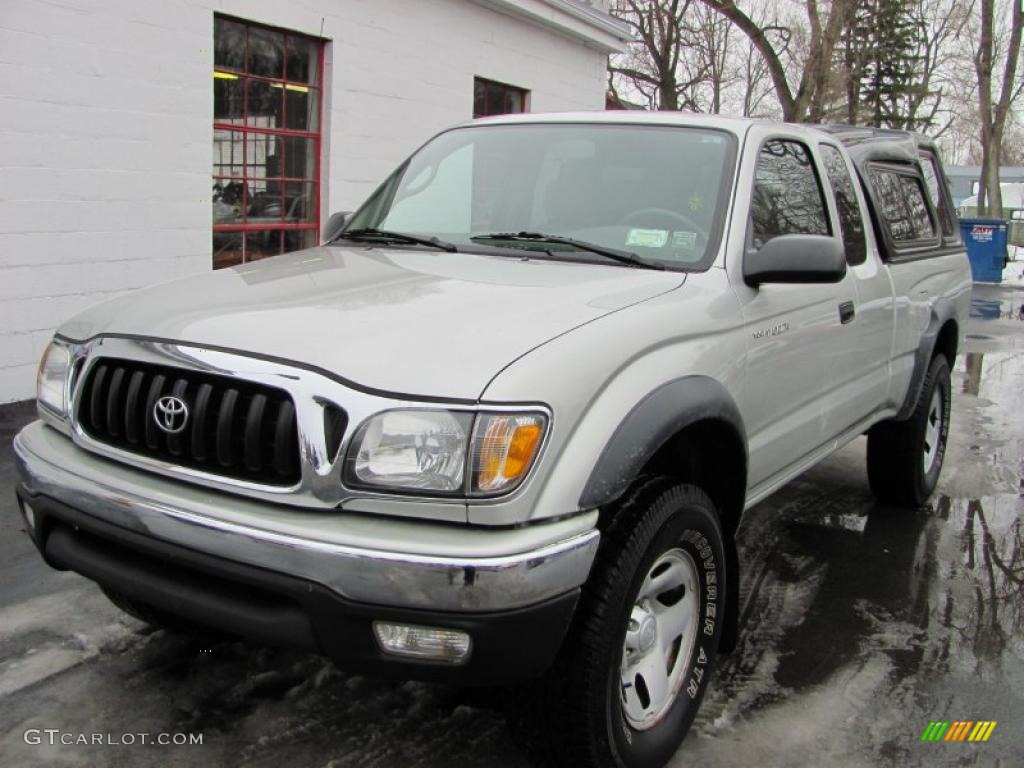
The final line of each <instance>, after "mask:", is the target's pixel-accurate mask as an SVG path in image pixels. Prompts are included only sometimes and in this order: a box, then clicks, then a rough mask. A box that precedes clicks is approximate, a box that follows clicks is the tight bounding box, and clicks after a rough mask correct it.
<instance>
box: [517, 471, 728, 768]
mask: <svg viewBox="0 0 1024 768" xmlns="http://www.w3.org/2000/svg"><path fill="white" fill-rule="evenodd" d="M614 519H615V524H614V525H613V526H612V527H611V528H610V529H609V530H608V531H606V532H605V535H604V539H603V541H602V545H601V549H600V551H599V553H598V558H597V562H595V564H594V569H593V571H592V572H591V575H590V579H589V581H588V583H587V585H586V586H585V587H584V591H583V595H582V596H581V598H580V604H579V607H578V608H577V612H576V617H575V619H574V623H573V627H572V629H571V630H570V633H569V635H568V637H567V638H566V641H565V643H564V645H563V648H562V651H561V653H560V656H559V659H558V660H557V661H556V663H555V666H554V667H553V668H552V669H551V670H550V671H549V673H548V674H547V675H546V676H545V678H544V679H542V680H540V681H538V682H537V683H535V684H531V685H529V686H524V687H521V688H520V689H518V690H517V691H516V692H515V693H514V694H513V698H512V701H511V707H510V709H509V712H508V721H509V725H510V729H511V730H512V732H513V735H514V736H515V737H516V738H517V740H518V741H519V742H520V744H521V745H522V746H523V747H524V748H525V750H526V751H527V752H528V753H529V754H530V755H531V757H533V758H534V759H535V760H536V761H537V762H539V763H541V764H548V765H558V766H566V765H572V766H585V767H586V768H660V766H663V765H665V764H666V763H667V762H668V760H669V759H671V757H672V755H673V754H674V753H675V752H676V750H677V748H678V747H679V744H680V743H681V742H682V740H683V738H684V737H685V736H686V732H687V730H688V729H689V727H690V724H691V723H692V722H693V718H694V716H695V715H696V714H697V710H698V709H699V707H700V703H701V700H702V699H703V696H704V691H705V689H706V688H707V685H708V682H709V680H710V678H711V672H712V668H713V666H714V662H715V656H716V653H717V650H718V643H719V639H720V637H721V633H722V622H723V619H724V616H725V595H726V593H727V591H726V579H727V578H733V577H734V575H733V574H727V573H726V570H725V568H726V559H725V549H724V544H723V540H722V531H721V527H720V525H719V518H718V514H717V512H716V510H715V506H714V504H713V503H712V501H711V499H710V498H709V497H708V496H707V494H706V493H704V492H703V491H702V490H700V489H699V488H697V487H695V486H692V485H680V484H673V483H671V482H670V481H668V480H666V479H655V480H652V481H647V482H645V483H643V484H642V485H640V486H638V487H637V488H635V489H634V490H633V491H632V492H631V493H630V494H629V495H628V496H627V498H626V500H625V501H624V502H623V503H622V504H621V505H620V507H619V509H618V510H617V515H616V517H615V518H614ZM679 553H685V555H686V556H688V557H689V558H690V566H685V565H684V566H683V568H684V569H685V568H688V567H692V569H693V570H692V571H691V572H692V573H693V574H694V576H695V578H694V579H693V581H692V582H691V583H693V584H696V585H697V589H696V592H697V593H698V594H697V596H696V610H695V612H694V613H692V614H690V615H691V618H695V620H696V623H695V626H696V636H695V637H693V639H692V647H691V650H690V652H689V653H688V654H686V651H685V650H684V648H685V647H686V646H685V645H684V642H688V641H681V642H680V641H677V644H675V645H672V646H671V648H672V650H670V651H669V652H668V654H667V656H666V655H661V656H658V655H657V653H656V649H658V648H662V647H663V646H662V645H660V644H659V645H656V646H655V650H648V651H647V653H650V654H651V656H652V657H653V658H656V659H660V660H661V661H662V662H664V663H665V665H666V667H667V668H669V670H670V672H669V675H668V679H669V680H670V682H671V680H672V679H673V676H674V675H678V674H679V673H678V672H676V670H678V671H679V672H681V676H676V677H674V679H675V680H676V681H677V685H674V686H669V687H668V688H667V689H666V690H670V691H671V690H672V689H673V688H674V689H675V690H676V691H677V693H676V694H675V698H674V700H673V699H672V698H671V697H667V698H665V699H663V701H664V702H665V703H664V704H663V706H662V707H661V708H660V709H659V710H658V711H659V712H661V714H660V715H659V716H657V717H656V718H655V719H654V720H653V721H652V722H653V724H646V725H645V726H644V727H642V728H639V729H638V728H636V727H634V726H633V725H632V724H631V723H630V722H629V721H628V718H627V715H626V709H627V706H628V705H627V704H626V703H624V702H625V699H626V696H625V694H624V691H625V689H626V688H627V686H624V685H623V682H622V678H621V677H620V674H622V671H621V670H622V663H623V659H624V658H625V654H626V651H625V649H624V643H625V642H626V632H627V626H628V625H629V623H630V620H631V617H633V616H635V615H636V614H635V613H634V610H635V607H634V603H635V602H636V600H637V596H638V592H639V590H640V588H641V586H642V585H645V584H647V583H648V582H646V581H645V579H646V578H647V576H648V574H649V571H650V569H651V568H652V567H653V566H654V565H655V564H656V563H658V569H660V568H661V567H662V565H661V563H663V562H664V558H666V557H679V558H680V559H679V562H680V563H682V562H683V561H685V559H686V558H685V557H682V556H680V555H679ZM658 569H655V571H654V573H658V572H662V571H659V570H658ZM666 570H667V569H666ZM676 589H679V588H678V587H677V588H676ZM683 592H684V593H685V589H684V590H683ZM673 594H674V592H673ZM684 596H685V595H684V594H680V596H679V597H678V598H677V602H678V601H681V600H682V599H684ZM656 599H657V600H659V601H661V600H662V595H658V596H657V597H656ZM661 605H666V603H664V602H662V603H661ZM667 605H668V606H672V605H673V603H671V602H669V603H667ZM686 626H687V627H688V626H690V624H687V625H686ZM633 627H634V630H633V631H634V637H636V636H638V635H639V634H641V633H639V632H636V627H637V624H636V622H635V621H634V622H633ZM684 637H686V635H685V634H684V635H680V639H682V638H684ZM684 654H685V657H684ZM634 679H636V678H634ZM641 685H642V684H641V683H640V682H639V681H638V685H637V686H636V689H635V691H634V696H637V698H636V699H635V701H641V702H642V700H643V699H642V697H641V696H639V695H638V694H639V691H640V690H641ZM643 690H645V691H646V687H645V686H644V687H643ZM634 706H635V702H634ZM644 706H646V705H644ZM652 706H653V703H652ZM634 711H635V710H634ZM652 713H654V710H653V709H652Z"/></svg>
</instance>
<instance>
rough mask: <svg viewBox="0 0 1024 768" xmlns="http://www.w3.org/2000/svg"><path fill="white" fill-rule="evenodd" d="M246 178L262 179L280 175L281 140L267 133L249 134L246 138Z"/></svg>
mask: <svg viewBox="0 0 1024 768" xmlns="http://www.w3.org/2000/svg"><path fill="white" fill-rule="evenodd" d="M246 142H247V143H248V146H247V148H246V149H247V153H246V163H247V166H248V172H247V174H246V175H247V176H251V177H255V178H263V177H266V176H280V175H281V138H280V137H279V136H273V135H271V134H269V133H250V134H249V135H248V137H246Z"/></svg>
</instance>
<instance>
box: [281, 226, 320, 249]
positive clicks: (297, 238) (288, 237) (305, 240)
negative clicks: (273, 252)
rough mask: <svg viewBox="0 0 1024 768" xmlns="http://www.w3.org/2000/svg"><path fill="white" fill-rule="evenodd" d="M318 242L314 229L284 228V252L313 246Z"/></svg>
mask: <svg viewBox="0 0 1024 768" xmlns="http://www.w3.org/2000/svg"><path fill="white" fill-rule="evenodd" d="M319 244H320V240H319V236H318V235H317V231H316V230H315V229H286V230H285V232H284V252H285V253H288V252H289V251H300V250H302V249H303V248H313V247H315V246H317V245H319Z"/></svg>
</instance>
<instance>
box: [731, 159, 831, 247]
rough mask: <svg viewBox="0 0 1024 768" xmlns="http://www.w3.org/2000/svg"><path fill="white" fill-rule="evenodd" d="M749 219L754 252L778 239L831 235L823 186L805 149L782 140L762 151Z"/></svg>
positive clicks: (758, 162) (755, 178)
mask: <svg viewBox="0 0 1024 768" xmlns="http://www.w3.org/2000/svg"><path fill="white" fill-rule="evenodd" d="M750 215H751V219H752V223H753V228H752V233H753V243H752V244H753V247H754V248H755V249H757V248H760V247H761V246H763V245H764V244H765V243H766V242H768V241H769V240H771V239H772V238H773V237H777V236H778V235H792V234H808V235H827V234H829V226H828V217H827V216H826V214H825V204H824V200H823V198H822V193H821V186H820V184H819V183H818V178H817V175H816V174H815V172H814V166H813V161H812V160H811V155H810V153H809V152H808V151H807V149H806V147H804V146H803V145H802V144H799V143H797V142H795V141H779V140H775V141H769V142H767V143H766V144H765V145H764V147H762V149H761V153H760V155H759V157H758V160H757V170H756V172H755V177H754V196H753V200H752V201H751V214H750Z"/></svg>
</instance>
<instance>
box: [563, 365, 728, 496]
mask: <svg viewBox="0 0 1024 768" xmlns="http://www.w3.org/2000/svg"><path fill="white" fill-rule="evenodd" d="M706 419H714V420H717V421H724V422H725V423H726V424H728V425H729V426H731V427H732V428H733V429H734V430H735V431H736V434H737V436H738V437H739V439H740V442H741V443H742V445H743V469H744V476H745V475H746V465H747V440H746V434H747V433H746V429H745V428H744V426H743V417H742V416H741V415H740V412H739V409H738V408H737V407H736V403H735V401H734V400H733V399H732V396H731V395H730V394H729V392H728V391H727V390H726V389H725V387H723V386H722V385H721V384H720V383H719V382H717V381H716V380H715V379H712V378H711V377H710V376H697V375H694V376H684V377H682V378H679V379H674V380H672V381H669V382H666V383H665V384H662V385H661V386H659V387H658V388H657V389H655V390H653V391H652V392H650V393H648V394H647V395H646V396H645V397H644V398H643V399H642V400H640V402H638V403H637V404H636V405H634V406H633V408H632V409H631V410H630V411H629V413H627V414H626V417H625V418H624V419H623V420H622V421H621V422H620V423H619V425H618V427H616V428H615V432H613V433H612V436H611V438H610V439H609V440H608V442H607V443H606V444H605V446H604V449H603V450H602V451H601V455H600V456H599V457H598V459H597V462H596V463H595V464H594V468H593V470H592V471H591V473H590V477H589V479H588V480H587V483H586V485H585V486H584V488H583V492H582V493H581V494H580V502H579V504H580V506H579V508H580V509H594V508H596V507H600V506H603V505H606V504H609V503H610V502H613V501H615V500H616V499H618V498H619V497H620V496H622V494H624V493H625V492H626V490H627V489H628V488H629V486H630V485H631V484H632V483H633V481H634V480H635V479H636V477H637V476H638V475H639V474H640V470H641V469H642V468H643V466H644V465H645V464H646V463H647V462H648V461H649V460H650V458H651V457H652V456H654V454H655V453H657V452H658V450H659V449H660V448H661V447H662V446H663V445H664V444H665V443H666V442H668V440H669V439H670V438H672V437H673V436H674V435H676V434H677V433H678V432H679V431H680V430H682V429H684V428H685V427H688V426H690V425H691V424H695V423H697V422H698V421H704V420H706Z"/></svg>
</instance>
